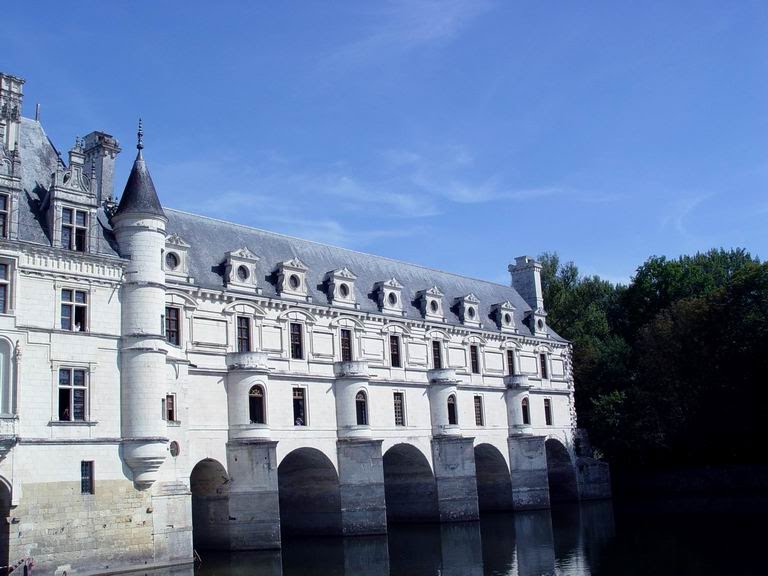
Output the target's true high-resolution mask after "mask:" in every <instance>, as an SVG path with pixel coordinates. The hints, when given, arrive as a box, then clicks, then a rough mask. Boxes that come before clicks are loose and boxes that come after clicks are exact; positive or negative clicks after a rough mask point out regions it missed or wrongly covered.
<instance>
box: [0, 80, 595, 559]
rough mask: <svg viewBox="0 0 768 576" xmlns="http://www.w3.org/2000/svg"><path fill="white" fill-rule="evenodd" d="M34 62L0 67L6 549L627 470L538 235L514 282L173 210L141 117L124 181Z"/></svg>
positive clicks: (297, 515)
mask: <svg viewBox="0 0 768 576" xmlns="http://www.w3.org/2000/svg"><path fill="white" fill-rule="evenodd" d="M23 86H24V80H22V79H20V78H18V77H15V76H12V75H9V74H3V73H0V385H1V389H0V507H1V509H2V514H3V515H4V516H5V517H7V522H3V523H2V525H3V529H2V530H0V565H3V566H5V565H8V564H9V563H14V562H16V561H18V560H20V559H22V558H33V559H34V561H35V563H36V566H37V567H36V571H37V572H36V573H43V574H53V573H55V572H57V573H62V572H63V571H65V570H66V571H67V572H68V573H70V574H74V573H86V572H99V573H107V572H111V571H119V570H122V569H125V568H126V567H130V566H142V567H149V566H162V565H173V564H183V563H189V562H191V561H192V559H193V549H194V548H199V549H202V548H220V549H232V550H245V549H266V548H279V547H280V544H281V538H282V537H283V535H285V534H317V533H321V534H346V535H364V534H380V533H385V532H386V531H387V524H388V523H391V522H398V521H405V522H407V521H421V520H433V521H441V522H451V521H462V520H473V519H477V517H478V514H479V513H480V512H482V511H485V510H514V509H518V510H519V509H528V508H546V507H548V506H549V504H550V502H551V501H556V500H567V499H579V498H599V497H605V496H607V495H608V494H609V492H610V483H609V477H608V471H607V466H606V465H605V464H603V463H601V462H599V461H596V460H593V459H591V458H589V457H588V456H587V455H586V454H583V453H582V452H581V451H580V450H578V444H579V442H578V441H577V439H579V438H580V437H581V435H580V434H577V429H576V412H575V408H574V382H573V370H572V362H571V347H570V344H569V343H568V342H567V341H565V340H564V339H563V338H561V337H559V336H558V335H557V334H556V333H555V332H554V331H553V330H552V329H551V328H550V327H549V326H548V325H547V317H546V312H545V304H546V303H545V302H544V301H543V299H542V285H541V266H540V265H539V264H538V263H537V262H536V261H535V260H534V259H532V258H530V257H527V256H525V257H520V258H516V259H515V261H514V263H513V264H511V265H510V267H509V270H510V273H511V281H510V285H508V286H505V285H501V284H496V283H492V282H486V281H482V280H475V279H472V278H466V277H462V276H458V275H455V274H451V273H447V272H442V271H438V270H432V269H429V268H425V267H422V266H418V265H413V264H408V263H404V262H398V261H395V260H391V259H388V258H382V257H377V256H371V255H368V254H362V253H359V252H355V251H351V250H346V249H342V248H336V247H332V246H327V245H323V244H319V243H316V242H310V241H306V240H300V239H297V238H292V237H289V236H284V235H281V234H276V233H272V232H266V231H263V230H258V229H254V228H249V227H246V226H241V225H237V224H233V223H228V222H223V221H220V220H215V219H212V218H209V217H206V216H205V215H194V214H188V213H185V212H181V211H178V210H172V209H170V208H168V207H165V206H163V205H162V204H161V202H160V198H161V197H162V190H160V191H159V192H160V194H158V191H157V190H155V186H154V184H153V181H152V178H151V176H150V171H149V167H148V160H149V159H150V158H151V156H152V154H151V145H149V144H148V142H147V147H146V148H145V141H144V140H145V136H144V133H143V130H142V128H141V126H140V127H139V133H138V143H137V149H138V150H137V154H136V158H135V161H134V164H133V167H132V169H131V172H130V176H129V178H128V181H127V183H126V184H125V187H124V190H123V192H122V195H121V196H120V198H119V201H118V200H116V198H115V190H114V189H113V186H114V185H115V171H114V165H115V159H116V157H117V155H118V154H120V153H121V145H120V144H119V143H118V141H117V140H116V139H115V138H114V137H113V136H111V135H109V134H106V133H104V132H98V131H97V132H91V133H90V134H87V135H86V136H85V137H84V138H82V139H80V138H78V139H76V141H75V144H74V146H73V147H72V149H71V150H69V153H68V157H67V159H66V161H65V160H62V159H61V158H60V157H59V155H58V153H57V151H56V149H55V148H54V147H53V144H52V143H51V142H50V140H49V139H48V137H47V136H46V134H45V132H44V131H43V127H42V125H41V124H40V123H39V122H38V121H37V120H31V119H28V118H25V117H23V116H22V101H23ZM148 132H149V129H148ZM157 138H158V135H156V134H151V138H150V137H147V138H146V139H147V141H149V140H157ZM145 156H146V159H145ZM249 208H250V207H249V206H247V205H244V206H243V210H248V209H249ZM254 209H255V208H254ZM584 444H586V443H584Z"/></svg>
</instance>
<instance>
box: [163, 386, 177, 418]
mask: <svg viewBox="0 0 768 576" xmlns="http://www.w3.org/2000/svg"><path fill="white" fill-rule="evenodd" d="M162 404H163V420H165V421H166V422H172V423H177V422H181V420H179V405H178V402H177V401H176V394H175V393H170V392H169V393H167V394H166V395H165V398H163V402H162ZM169 406H172V408H169ZM171 412H173V413H171ZM171 416H173V417H171Z"/></svg>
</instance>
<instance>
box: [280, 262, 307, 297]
mask: <svg viewBox="0 0 768 576" xmlns="http://www.w3.org/2000/svg"><path fill="white" fill-rule="evenodd" d="M308 270H309V268H308V267H307V265H306V264H304V262H302V261H301V260H300V259H299V258H297V257H294V258H291V259H290V260H286V261H285V262H281V263H280V264H278V265H277V291H278V293H279V294H280V296H283V297H287V298H295V299H297V300H305V299H306V298H307V295H308V289H307V271H308Z"/></svg>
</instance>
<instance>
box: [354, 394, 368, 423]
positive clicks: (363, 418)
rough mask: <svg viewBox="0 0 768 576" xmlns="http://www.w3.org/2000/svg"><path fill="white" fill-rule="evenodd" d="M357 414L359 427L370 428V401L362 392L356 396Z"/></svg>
mask: <svg viewBox="0 0 768 576" xmlns="http://www.w3.org/2000/svg"><path fill="white" fill-rule="evenodd" d="M355 412H356V413H357V425H358V426H368V400H367V399H366V397H365V392H363V391H362V390H360V392H358V393H357V395H356V396H355Z"/></svg>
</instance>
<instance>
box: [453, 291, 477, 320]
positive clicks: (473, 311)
mask: <svg viewBox="0 0 768 576" xmlns="http://www.w3.org/2000/svg"><path fill="white" fill-rule="evenodd" d="M456 301H457V303H458V311H459V319H460V320H461V322H462V324H464V325H465V326H475V327H478V328H479V327H480V326H482V323H481V322H480V299H479V298H478V297H477V296H475V295H474V294H473V293H472V292H470V293H469V294H467V295H466V296H463V297H461V298H457V299H456Z"/></svg>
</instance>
